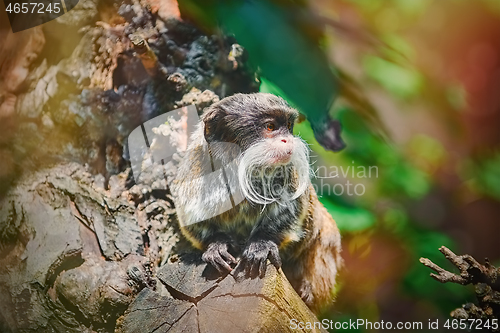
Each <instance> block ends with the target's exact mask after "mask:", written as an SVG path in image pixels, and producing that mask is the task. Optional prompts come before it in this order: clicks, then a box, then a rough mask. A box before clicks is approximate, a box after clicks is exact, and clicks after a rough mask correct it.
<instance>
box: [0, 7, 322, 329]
mask: <svg viewBox="0 0 500 333" xmlns="http://www.w3.org/2000/svg"><path fill="white" fill-rule="evenodd" d="M4 22H5V21H4ZM7 28H8V27H7ZM0 37H1V38H2V39H3V41H4V42H5V43H4V44H3V45H6V47H3V48H2V49H1V50H0V66H1V68H0V73H1V74H2V81H1V82H0V119H1V121H0V124H1V125H0V127H1V128H0V130H1V131H2V134H3V135H2V137H1V139H0V159H1V160H2V163H0V165H1V166H0V266H1V267H3V269H2V270H1V271H0V331H2V332H11V331H12V332H113V331H115V329H116V331H118V332H146V331H172V332H177V331H195V332H214V331H220V332H223V331H229V330H231V331H234V330H236V331H238V330H240V329H241V330H243V331H273V332H274V331H283V332H284V331H288V330H290V328H289V326H290V323H289V320H290V319H292V318H295V319H297V320H299V321H311V322H312V321H315V320H316V318H315V317H314V315H313V314H312V313H311V312H310V311H309V309H308V308H307V307H306V306H305V304H304V303H303V302H302V301H301V300H300V298H299V297H298V295H297V294H296V293H295V291H294V290H293V288H292V287H291V286H290V284H289V283H288V282H287V280H286V278H285V277H284V275H283V273H282V272H281V271H276V269H274V267H272V266H270V267H269V268H268V273H267V275H266V277H265V278H264V279H255V280H246V279H240V278H238V279H236V278H235V277H233V275H227V276H224V277H220V276H218V275H217V274H215V272H213V271H211V269H210V267H206V265H204V264H203V263H201V262H199V258H200V253H196V252H192V250H191V249H190V246H189V244H187V242H186V241H185V240H183V239H182V238H181V237H180V236H179V235H180V233H179V231H178V230H177V224H176V217H175V208H174V206H173V201H172V198H171V196H170V193H169V190H168V186H167V184H166V182H165V178H164V177H163V174H162V172H161V171H158V169H154V168H153V169H150V170H149V171H148V172H144V174H142V175H141V181H140V182H139V181H136V180H135V179H134V178H133V176H132V172H131V169H130V163H129V161H128V158H129V157H128V151H127V144H126V142H127V137H128V135H129V134H130V133H131V131H132V130H134V129H135V128H137V127H138V126H140V125H141V124H142V123H143V122H144V121H146V120H148V119H151V118H154V117H155V116H157V115H160V114H163V113H165V112H167V111H170V110H172V109H176V108H179V107H182V106H186V105H191V104H194V105H196V106H197V109H198V111H199V112H201V111H202V110H203V108H204V107H206V106H208V105H210V104H211V103H213V102H215V101H217V100H219V99H220V98H223V97H225V96H227V95H231V94H233V93H236V92H253V91H256V90H258V84H259V83H258V82H257V81H256V80H255V73H254V71H253V70H252V69H251V68H250V67H249V66H248V65H247V64H246V62H245V55H244V53H242V54H240V55H239V56H238V57H235V56H234V55H233V54H230V52H231V50H232V49H235V47H234V44H235V43H236V41H235V40H234V39H232V38H230V37H227V36H223V35H217V36H206V35H205V34H203V33H202V32H201V31H199V30H197V29H196V28H194V27H192V26H190V25H189V24H187V23H185V22H183V21H182V20H180V18H179V12H178V8H177V7H176V3H175V1H157V0H150V1H142V2H138V1H133V2H127V3H125V2H124V3H119V4H116V3H114V2H111V1H100V0H87V1H80V2H79V3H78V5H77V6H76V7H75V8H74V9H72V10H71V11H69V12H68V14H65V15H63V16H61V17H59V18H58V19H56V20H55V21H52V22H50V23H47V24H46V25H44V26H43V27H38V28H34V29H30V30H26V31H23V32H20V33H18V34H16V35H13V34H12V33H11V32H9V31H7V30H5V29H3V30H1V31H0ZM21 37H22V38H21ZM239 49H240V48H239ZM117 322H118V326H117Z"/></svg>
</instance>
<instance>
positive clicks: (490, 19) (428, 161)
mask: <svg viewBox="0 0 500 333" xmlns="http://www.w3.org/2000/svg"><path fill="white" fill-rule="evenodd" d="M178 5H179V9H180V14H181V16H182V18H183V19H184V20H186V21H187V22H191V23H193V24H194V25H195V26H197V27H198V28H199V29H202V30H203V31H204V32H206V33H207V34H211V33H214V34H216V33H218V32H220V31H222V32H224V33H225V34H234V36H235V38H236V40H237V41H238V43H240V44H241V45H243V46H244V47H245V49H246V50H247V54H246V55H245V56H248V59H249V61H250V63H252V65H253V66H254V68H256V69H257V71H258V77H259V80H260V83H261V84H260V90H261V91H265V92H272V93H276V94H279V95H281V96H283V97H284V98H286V99H287V100H288V101H289V102H290V103H291V104H292V105H294V106H296V107H297V108H298V109H299V110H300V111H301V112H302V113H304V114H305V115H306V116H307V117H308V120H307V121H304V122H302V123H300V124H297V125H296V127H295V132H296V134H298V135H300V136H301V137H302V138H304V139H305V140H306V141H307V142H308V143H309V144H310V147H311V149H312V154H311V155H312V162H313V167H314V168H315V169H317V170H318V172H317V174H318V176H320V177H323V178H316V179H314V182H315V183H316V185H318V186H319V188H320V189H321V190H320V191H319V192H320V195H321V198H320V200H321V201H322V202H323V204H324V205H325V207H326V208H327V209H328V210H329V212H330V213H331V214H332V216H333V217H334V218H335V220H336V222H337V224H338V226H339V228H340V230H341V233H342V237H343V257H344V260H345V267H344V269H343V271H342V273H341V275H340V282H339V285H338V290H337V300H336V302H335V304H333V305H332V306H331V307H330V308H329V309H325V311H324V313H323V315H322V318H329V319H332V320H333V321H344V320H349V319H353V320H356V319H359V318H361V319H366V320H369V321H372V322H375V321H380V320H384V321H391V322H398V321H403V322H409V321H421V322H423V323H427V322H428V320H429V319H436V318H439V319H441V320H440V322H444V319H447V318H449V314H450V311H452V310H454V309H455V308H457V307H460V306H461V305H462V304H463V303H466V302H474V301H475V294H474V290H473V287H472V286H466V287H464V286H459V285H453V284H449V283H448V284H441V283H439V282H437V281H435V280H434V279H432V278H431V277H430V276H429V274H430V273H431V271H430V269H428V268H427V267H424V266H423V265H422V264H420V262H419V258H421V257H425V258H429V259H431V260H432V261H433V262H435V263H437V264H438V265H440V266H441V267H443V268H447V269H450V270H453V269H454V268H453V267H452V265H451V264H450V263H449V262H447V261H446V260H445V258H444V257H443V256H442V254H441V253H440V252H439V251H438V248H439V247H440V246H443V245H444V246H447V247H448V248H450V249H451V250H452V251H454V252H455V253H457V254H465V253H467V254H470V255H472V256H473V257H475V258H476V259H477V260H478V261H479V262H484V258H486V257H488V258H489V259H490V260H491V262H492V264H493V265H496V266H497V267H498V266H500V246H499V240H500V0H334V1H332V0H253V1H223V0H179V1H178ZM245 6H246V7H245ZM103 12H104V14H102V15H101V16H102V17H105V16H106V11H104V10H103ZM102 17H101V20H102V21H106V20H105V19H104V18H102ZM108 21H111V20H108ZM6 22H7V21H5V22H0V23H2V25H6ZM51 24H52V25H51ZM51 27H52V29H53V30H54V31H55V30H57V33H60V34H66V35H70V34H71V33H74V34H75V35H76V31H70V30H66V31H62V29H60V28H57V27H58V26H57V25H54V22H52V23H47V24H46V25H45V27H44V29H45V32H46V38H47V39H48V40H49V41H50V38H52V37H51V33H52V35H56V33H55V32H54V31H51V30H50V29H51ZM53 27H56V29H54V28H53ZM35 37H36V36H35ZM34 39H35V38H34ZM61 40H62V39H61ZM11 42H12V41H11ZM12 43H14V46H16V45H15V43H19V45H21V44H23V43H24V42H23V40H21V39H19V40H17V41H15V42H12ZM30 43H31V42H30ZM76 43H78V40H77V39H76V38H75V39H74V41H73V42H71V41H68V40H65V42H64V43H60V44H57V46H58V48H54V49H50V50H49V49H45V50H44V52H45V53H47V54H48V53H51V52H52V53H54V54H56V53H58V54H57V57H54V58H57V59H55V60H53V62H54V63H56V62H57V61H59V60H60V58H63V55H66V56H69V54H70V53H71V52H72V50H73V48H74V47H75V45H76ZM25 44H26V43H25ZM31 44H35V43H34V42H32V43H31ZM73 44H75V45H73ZM6 45H8V44H7V43H6ZM23 45H24V44H23ZM0 49H1V47H0ZM12 49H15V47H13V48H12ZM44 56H46V54H45V55H44ZM42 58H44V57H43V56H41V57H40V59H42ZM0 60H2V59H0ZM0 63H1V61H0ZM5 67H8V66H5ZM0 74H2V75H4V73H3V72H2V71H0ZM18 74H19V73H18ZM21 74H22V73H21ZM19 75H20V74H19ZM20 76H22V75H20ZM24 77H25V76H24ZM62 82H65V81H62ZM0 83H1V84H0V88H1V89H3V90H6V89H7V88H5V87H4V86H2V84H3V83H4V82H0ZM13 84H14V83H13V82H12V81H9V82H5V86H7V85H10V86H12V85H13ZM69 86H71V85H69ZM110 88H111V87H110ZM108 89H109V88H108ZM7 90H8V89H7ZM63 93H66V92H64V91H63ZM68 94H69V93H68ZM332 101H333V102H332ZM0 111H1V110H0ZM327 114H329V116H330V117H331V118H334V119H339V120H340V121H341V123H342V127H343V131H342V137H343V139H344V141H345V142H346V144H347V147H346V148H345V149H344V150H343V151H341V152H338V153H334V152H331V151H328V150H326V149H324V148H323V147H322V146H321V145H320V144H318V142H317V141H316V139H315V135H314V133H313V129H312V126H311V124H313V127H314V126H319V125H321V123H322V122H323V120H324V119H326V118H325V117H326V115H327ZM2 117H3V118H2ZM5 119H6V117H5V115H2V114H1V112H0V125H3V127H2V131H3V132H2V134H3V137H8V135H9V133H8V132H9V129H10V127H9V124H8V123H7V121H6V120H5ZM12 131H13V130H12ZM35 134H36V131H35ZM0 139H2V138H1V137H0ZM2 140H4V139H2ZM0 141H1V140H0ZM2 142H3V141H2ZM36 148H37V149H38V147H36ZM4 152H5V150H2V151H0V155H1V156H2V158H1V162H0V163H1V165H0V166H1V168H0V171H2V170H6V169H12V168H13V167H9V165H13V164H14V162H13V161H10V160H9V158H6V157H5V156H10V155H5V153H4ZM2 154H3V155H2ZM323 167H325V168H326V169H322V168H323ZM332 167H336V169H332ZM354 167H355V168H356V172H355V174H354V175H353V174H352V172H351V171H352V169H347V168H354ZM362 167H365V168H366V170H369V168H370V167H376V168H377V173H376V176H375V174H374V173H372V177H363V176H360V175H359V174H358V171H359V170H361V169H360V168H362ZM342 168H343V170H349V171H348V172H346V175H345V176H344V175H343V174H342V172H340V173H335V172H334V174H330V173H327V174H325V173H324V172H320V171H319V170H330V171H333V170H342ZM372 170H373V169H372ZM9 172H10V171H9ZM6 174H9V173H8V172H3V173H2V172H0V177H5V175H6ZM347 181H349V182H350V183H351V184H353V185H357V184H361V185H363V189H364V192H363V194H362V195H348V194H347V193H344V194H343V195H336V194H335V193H334V191H328V190H327V189H328V186H330V188H332V186H334V185H336V184H341V185H344V186H346V184H347ZM0 185H1V184H0ZM344 188H345V187H344ZM337 189H340V187H337ZM0 190H2V191H3V190H4V189H3V188H2V187H1V186H0ZM351 190H352V188H351ZM2 191H0V192H2ZM350 331H351V332H353V330H350Z"/></svg>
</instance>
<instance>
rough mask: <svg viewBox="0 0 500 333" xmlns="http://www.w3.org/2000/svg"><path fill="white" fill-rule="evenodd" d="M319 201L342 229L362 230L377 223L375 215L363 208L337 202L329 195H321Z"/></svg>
mask: <svg viewBox="0 0 500 333" xmlns="http://www.w3.org/2000/svg"><path fill="white" fill-rule="evenodd" d="M319 201H320V202H321V203H322V204H323V205H324V206H325V208H326V210H328V212H329V213H330V214H331V215H332V217H333V219H334V220H335V222H336V223H337V226H338V227H339V229H340V230H341V231H347V232H353V231H361V230H365V229H368V228H370V227H372V226H373V225H374V224H375V216H374V215H373V214H372V213H371V212H369V211H368V210H365V209H362V208H354V207H345V206H339V205H337V204H335V203H334V202H333V201H332V200H331V199H329V198H328V197H321V198H319Z"/></svg>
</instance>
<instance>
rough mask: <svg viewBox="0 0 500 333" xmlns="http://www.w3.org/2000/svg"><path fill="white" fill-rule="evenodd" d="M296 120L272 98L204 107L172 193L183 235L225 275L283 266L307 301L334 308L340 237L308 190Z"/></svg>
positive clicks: (236, 98) (305, 151) (237, 98)
mask: <svg viewBox="0 0 500 333" xmlns="http://www.w3.org/2000/svg"><path fill="white" fill-rule="evenodd" d="M297 117H298V112H297V111H296V110H295V109H293V108H292V107H290V106H289V105H288V104H287V103H286V102H285V101H284V100H283V99H282V98H280V97H277V96H275V95H272V94H265V93H256V94H236V95H233V96H230V97H227V98H224V99H223V100H221V101H219V102H217V103H215V104H213V105H211V106H210V107H208V108H206V109H205V111H204V113H203V114H202V116H201V120H202V122H201V123H200V124H199V126H198V128H197V129H196V130H195V131H194V133H193V134H192V136H191V142H190V144H189V146H188V149H187V152H186V155H185V157H184V158H183V160H182V162H181V164H180V165H179V171H178V175H177V178H176V181H175V182H174V183H175V185H174V186H173V187H172V189H173V192H174V194H175V197H176V208H177V212H178V218H179V223H180V227H181V230H182V233H183V234H184V235H185V236H186V238H187V239H188V240H189V241H190V242H191V244H192V245H193V246H194V247H196V248H198V249H201V250H202V251H203V255H202V259H203V260H204V261H205V262H207V263H209V264H211V265H213V266H214V267H215V268H216V269H217V270H219V271H220V272H221V273H223V272H228V271H230V270H232V269H233V267H234V265H235V264H237V262H238V260H237V259H236V258H238V257H239V261H240V262H239V267H242V268H243V271H244V273H245V274H246V275H247V276H251V277H256V276H263V275H264V274H265V270H266V265H267V259H269V260H270V262H271V263H272V264H273V265H274V266H276V268H280V267H282V269H283V271H284V273H285V275H286V276H287V278H288V280H289V281H290V283H291V284H292V285H293V287H294V288H295V290H296V291H297V293H298V294H299V295H300V296H301V297H302V299H303V300H304V302H305V303H306V304H307V305H308V306H309V307H310V308H312V309H314V310H318V309H319V308H320V307H321V306H322V305H325V304H326V303H328V302H329V301H330V300H331V299H332V290H333V287H334V285H335V279H336V275H337V270H338V269H339V266H340V265H341V262H342V259H341V257H340V250H341V245H340V234H339V231H338V229H337V226H336V224H335V221H334V220H333V218H332V217H331V216H330V214H329V213H328V212H327V211H326V209H325V208H324V207H323V205H322V204H321V203H320V202H319V201H318V198H317V195H316V193H315V191H314V188H313V186H312V185H311V182H310V179H309V176H310V167H309V148H308V146H307V144H305V143H304V142H303V141H302V140H301V139H300V138H299V137H296V136H294V135H293V134H292V133H293V132H292V131H293V126H294V122H295V119H296V118H297Z"/></svg>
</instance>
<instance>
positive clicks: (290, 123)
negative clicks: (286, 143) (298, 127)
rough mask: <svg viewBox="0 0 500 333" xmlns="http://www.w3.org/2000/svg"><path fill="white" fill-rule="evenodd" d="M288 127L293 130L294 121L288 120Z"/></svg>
mask: <svg viewBox="0 0 500 333" xmlns="http://www.w3.org/2000/svg"><path fill="white" fill-rule="evenodd" d="M288 129H289V130H292V122H291V121H289V122H288Z"/></svg>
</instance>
